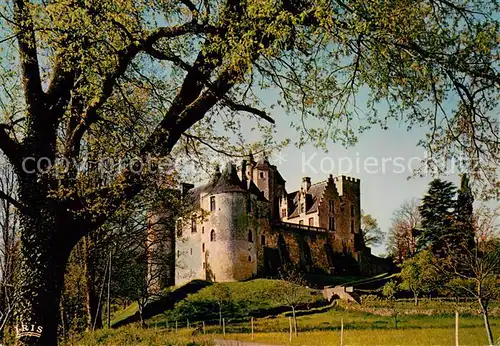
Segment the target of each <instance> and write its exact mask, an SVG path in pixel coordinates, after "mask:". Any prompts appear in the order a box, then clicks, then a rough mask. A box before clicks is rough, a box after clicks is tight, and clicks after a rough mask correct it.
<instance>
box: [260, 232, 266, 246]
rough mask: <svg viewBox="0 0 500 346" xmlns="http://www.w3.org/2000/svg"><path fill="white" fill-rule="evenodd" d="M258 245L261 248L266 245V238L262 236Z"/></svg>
mask: <svg viewBox="0 0 500 346" xmlns="http://www.w3.org/2000/svg"><path fill="white" fill-rule="evenodd" d="M260 245H262V246H264V245H266V237H265V236H264V235H261V236H260Z"/></svg>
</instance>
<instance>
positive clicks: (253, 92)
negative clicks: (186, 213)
mask: <svg viewBox="0 0 500 346" xmlns="http://www.w3.org/2000/svg"><path fill="white" fill-rule="evenodd" d="M498 12H499V8H498V4H497V2H496V1H487V0H482V1H479V0H422V1H409V0H397V1H363V0H344V1H342V0H334V1H332V0H318V1H308V0H276V1H264V0H247V1H238V0H225V1H222V0H220V1H217V0H179V1H171V0H123V1H114V0H99V1H83V2H82V1H75V0H54V1H38V0H32V1H30V0H8V1H6V2H3V3H2V5H0V28H1V29H0V52H1V54H0V60H1V61H0V81H1V83H0V84H1V86H0V112H1V118H2V124H1V126H0V150H1V151H2V152H3V153H4V155H5V156H6V157H7V158H8V160H9V162H10V163H11V164H12V166H13V167H14V170H15V172H16V174H17V181H18V194H17V198H16V199H14V198H12V197H11V196H9V195H7V194H6V193H0V195H1V196H0V197H2V198H4V199H9V200H10V201H11V202H12V203H13V204H15V205H16V207H17V208H18V209H19V210H20V212H21V214H20V241H21V242H20V273H19V277H20V280H19V284H18V287H17V288H16V290H17V297H18V301H19V304H18V308H17V309H18V313H17V315H18V321H20V322H19V323H20V325H21V326H27V325H35V326H40V327H41V329H40V330H43V332H42V333H41V336H40V339H38V337H39V335H34V336H33V335H30V334H26V333H24V334H23V330H24V329H23V328H21V329H20V330H21V335H20V341H19V342H20V343H21V344H47V345H53V344H55V343H56V340H55V335H56V332H55V331H56V316H57V309H58V305H59V297H60V292H61V289H62V278H63V276H64V267H65V264H66V262H67V260H68V257H69V253H70V251H71V248H72V247H73V246H74V245H75V244H76V243H77V242H78V240H79V239H81V238H82V237H83V236H84V235H86V234H88V233H89V232H91V231H93V230H95V229H97V228H98V227H99V226H101V225H102V224H103V223H104V222H105V221H106V220H107V219H108V218H109V216H110V215H111V214H112V213H114V212H115V211H116V210H117V209H118V208H120V207H121V206H122V205H123V204H124V203H125V202H126V201H127V200H130V199H131V198H133V197H134V196H135V195H137V194H138V193H140V192H141V191H142V190H144V189H145V188H146V187H147V186H149V185H151V184H157V183H158V181H161V183H162V184H164V185H167V186H168V185H169V184H170V185H172V184H173V183H174V182H175V174H174V171H175V170H174V169H173V167H172V164H171V163H170V162H168V160H166V161H167V162H165V159H173V158H176V157H177V154H178V153H179V151H180V150H181V149H182V150H183V152H188V153H190V152H194V153H198V152H199V151H200V150H201V148H207V147H208V148H210V149H216V150H222V151H224V152H234V151H235V150H233V149H238V145H240V147H241V142H242V141H243V138H242V136H241V128H243V126H242V119H244V117H249V118H251V119H254V120H256V122H255V124H256V125H255V127H258V128H259V129H261V133H262V136H263V142H264V143H269V142H272V137H273V136H272V134H273V132H272V127H268V126H266V124H269V125H272V124H273V123H274V120H273V117H272V110H273V107H276V106H280V107H282V108H283V109H284V110H285V111H286V112H287V113H288V114H291V115H292V117H291V118H290V119H291V125H292V127H294V128H296V129H297V130H298V134H299V135H298V136H297V144H299V145H302V144H305V143H309V142H311V143H314V144H317V145H320V146H321V145H324V144H325V143H327V141H328V140H336V141H340V142H342V143H345V144H349V143H353V142H355V140H356V135H357V134H358V133H359V132H362V131H363V130H365V129H366V128H367V127H369V126H372V125H375V124H378V125H380V126H382V127H384V128H385V127H386V126H387V124H388V123H389V121H390V119H402V120H403V121H405V123H406V124H408V126H413V125H422V126H425V127H427V128H429V133H428V136H427V137H426V138H424V139H423V141H422V143H421V144H422V145H424V146H425V147H427V148H428V149H429V152H430V153H431V154H432V155H431V158H430V160H431V161H430V162H428V163H429V164H431V166H433V167H436V168H438V169H442V168H443V167H440V166H439V165H436V164H434V163H435V161H434V158H435V156H436V155H437V157H441V158H445V159H449V158H452V157H456V156H460V157H459V159H460V161H461V162H464V163H465V164H466V166H468V167H470V168H471V177H472V178H474V180H475V181H478V182H483V183H484V187H485V189H484V191H485V192H491V193H493V194H498V191H500V189H498V186H499V185H498V183H499V182H498V175H497V169H498V168H497V167H498V161H499V135H498V133H499V131H498V119H496V118H495V116H496V114H497V113H498V96H499V93H498V90H499V85H500V78H499V75H498V57H499V54H498V36H499V35H498V32H499V24H498V21H497V20H496V19H495V18H498ZM267 91H272V93H277V94H278V97H277V100H276V102H271V103H269V102H266V101H264V100H263V99H262V97H261V95H262V93H263V92H267ZM362 93H364V94H366V95H367V97H366V100H364V102H365V105H363V106H362V105H360V97H359V96H360V95H361V94H362ZM384 106H385V107H387V109H388V110H387V112H385V111H384V113H383V114H381V109H383V107H384ZM316 120H317V121H316ZM221 129H222V130H221ZM230 138H232V139H233V140H232V141H231V140H230ZM228 146H229V147H228ZM462 154H465V155H464V156H461V155H462ZM89 160H90V161H94V162H99V163H101V166H98V167H97V168H96V167H94V165H89V164H87V163H88V161H89ZM102 163H106V164H105V165H104V166H105V168H106V169H103V167H102ZM146 163H147V164H146ZM108 166H110V167H108ZM158 167H161V168H162V170H160V172H161V173H160V174H154V173H155V172H156V173H158V169H157V168H158ZM108 168H110V169H108ZM53 249H58V251H57V252H55V251H53ZM49 268H50V269H49ZM41 302H44V303H41Z"/></svg>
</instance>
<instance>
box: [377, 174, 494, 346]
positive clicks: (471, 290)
mask: <svg viewBox="0 0 500 346" xmlns="http://www.w3.org/2000/svg"><path fill="white" fill-rule="evenodd" d="M499 216H500V215H499V213H498V211H496V210H491V209H487V208H484V207H482V208H477V209H474V195H473V192H472V190H471V187H470V183H469V178H468V176H467V175H465V174H464V175H462V176H461V180H460V186H459V187H458V189H457V188H456V187H455V186H454V185H453V184H452V183H451V182H447V181H443V180H440V179H435V180H433V181H432V182H431V183H430V184H429V189H428V192H427V194H426V195H425V196H424V197H423V198H422V200H421V202H420V204H417V202H416V201H412V202H406V203H404V204H403V206H402V207H401V208H400V209H399V210H398V211H397V212H396V213H395V219H394V222H393V227H392V229H391V230H390V233H389V237H388V245H389V251H391V255H392V257H393V259H394V260H395V261H396V262H397V263H399V267H400V269H401V271H400V273H399V274H398V275H397V278H396V280H395V281H390V282H388V283H387V284H386V286H384V288H383V291H382V292H383V294H384V295H386V296H387V297H388V298H390V299H393V298H394V296H395V295H397V294H398V291H407V292H411V293H412V295H413V297H414V300H415V305H417V304H418V299H419V297H422V296H423V295H426V294H432V295H446V296H451V297H457V298H458V297H468V298H474V300H475V301H476V302H477V304H478V308H479V311H480V313H481V315H482V316H483V319H484V327H485V331H486V336H487V338H488V342H489V344H494V341H495V339H494V338H493V332H492V330H491V326H490V322H489V305H490V303H491V302H492V301H495V300H497V299H499V298H500V238H499V233H498V231H499V225H498V218H499Z"/></svg>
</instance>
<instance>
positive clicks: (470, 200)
mask: <svg viewBox="0 0 500 346" xmlns="http://www.w3.org/2000/svg"><path fill="white" fill-rule="evenodd" d="M473 204H474V195H473V194H472V190H471V188H470V183H469V177H468V176H467V174H463V175H462V176H461V178H460V188H459V190H458V196H457V203H456V209H455V219H456V220H455V231H456V233H457V236H459V237H460V239H461V241H462V242H464V244H465V245H466V246H468V248H472V246H474V225H473V212H474V208H473Z"/></svg>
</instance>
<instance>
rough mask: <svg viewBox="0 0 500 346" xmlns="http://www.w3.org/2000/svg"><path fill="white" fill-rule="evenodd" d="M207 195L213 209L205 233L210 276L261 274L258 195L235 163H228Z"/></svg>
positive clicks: (224, 278)
mask: <svg viewBox="0 0 500 346" xmlns="http://www.w3.org/2000/svg"><path fill="white" fill-rule="evenodd" d="M204 199H205V200H206V203H207V205H211V209H213V210H211V209H209V210H211V211H210V214H209V215H208V217H207V220H206V221H205V222H204V229H205V231H204V234H203V235H202V242H203V244H205V245H202V246H203V250H204V253H203V256H204V264H203V266H204V269H205V273H206V279H207V280H212V281H217V282H225V281H241V280H246V279H249V278H252V277H253V276H255V275H257V247H256V239H258V236H259V235H258V234H257V232H258V227H256V224H255V223H254V222H253V217H252V206H255V205H256V202H257V196H255V195H253V194H251V193H249V191H248V190H247V189H246V188H245V186H243V184H242V182H241V181H240V180H239V178H238V174H237V171H236V166H235V165H232V164H229V165H228V166H227V167H226V169H225V170H224V171H223V172H222V174H221V176H220V178H219V179H218V181H217V183H216V184H215V185H214V186H213V188H212V189H211V190H210V191H207V194H206V195H205V196H204ZM249 207H250V208H249Z"/></svg>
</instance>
